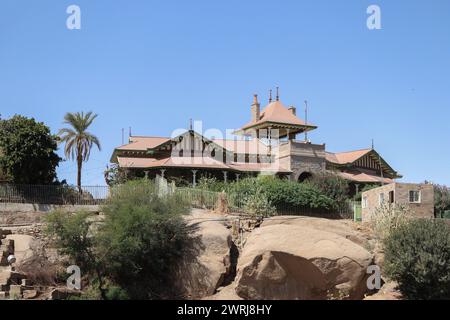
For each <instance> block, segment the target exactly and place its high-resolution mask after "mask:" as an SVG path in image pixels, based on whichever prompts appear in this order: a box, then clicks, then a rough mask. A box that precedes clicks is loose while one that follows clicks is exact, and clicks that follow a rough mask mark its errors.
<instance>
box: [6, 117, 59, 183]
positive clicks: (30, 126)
mask: <svg viewBox="0 0 450 320" xmlns="http://www.w3.org/2000/svg"><path fill="white" fill-rule="evenodd" d="M57 142H58V137H57V136H55V135H52V134H51V133H50V129H49V128H48V127H47V126H46V125H45V124H44V123H42V122H36V121H35V120H34V119H33V118H31V119H30V118H26V117H23V116H19V115H15V116H14V117H12V118H10V119H8V120H1V119H0V172H1V173H0V176H2V177H1V179H3V180H6V181H9V182H12V183H16V184H52V183H56V182H57V177H56V167H57V166H58V165H59V162H60V161H61V160H62V159H61V158H60V157H59V156H58V155H57V154H56V150H57V147H58V144H57Z"/></svg>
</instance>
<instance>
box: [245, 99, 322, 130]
mask: <svg viewBox="0 0 450 320" xmlns="http://www.w3.org/2000/svg"><path fill="white" fill-rule="evenodd" d="M266 122H273V123H279V124H286V125H292V126H302V127H311V128H316V126H314V125H313V124H310V123H308V124H306V123H305V121H303V120H301V119H299V118H298V117H297V116H296V115H294V114H293V113H292V111H290V110H289V109H288V108H286V107H285V106H284V105H283V104H282V103H281V101H274V102H271V103H269V104H268V105H267V107H266V108H265V109H264V111H263V112H261V115H260V117H259V120H258V121H256V122H253V121H252V122H249V123H247V124H246V125H244V126H243V127H242V130H246V129H250V128H252V127H255V126H258V125H260V124H263V123H266Z"/></svg>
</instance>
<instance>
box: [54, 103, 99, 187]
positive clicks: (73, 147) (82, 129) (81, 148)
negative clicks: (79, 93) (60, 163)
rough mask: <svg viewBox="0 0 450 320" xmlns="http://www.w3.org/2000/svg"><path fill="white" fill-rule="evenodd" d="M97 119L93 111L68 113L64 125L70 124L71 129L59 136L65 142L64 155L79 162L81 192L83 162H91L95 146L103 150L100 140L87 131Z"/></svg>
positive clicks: (62, 131) (61, 131)
mask: <svg viewBox="0 0 450 320" xmlns="http://www.w3.org/2000/svg"><path fill="white" fill-rule="evenodd" d="M95 118H97V114H92V111H90V112H88V113H86V114H85V113H84V112H81V113H80V112H76V113H71V112H68V113H67V114H66V115H65V116H64V123H65V124H68V125H69V126H70V127H69V128H63V129H61V130H59V133H58V135H59V136H60V138H61V142H65V143H66V146H65V148H64V153H65V155H66V158H67V159H70V158H71V159H72V160H76V161H77V166H78V176H77V185H78V190H79V191H80V192H81V169H82V167H83V162H85V161H88V160H89V156H90V154H91V149H92V146H93V145H96V146H97V148H98V150H101V147H100V141H99V140H98V138H97V137H96V136H95V135H93V134H91V133H90V132H88V131H87V129H88V128H89V126H90V125H91V124H92V122H93V121H94V120H95Z"/></svg>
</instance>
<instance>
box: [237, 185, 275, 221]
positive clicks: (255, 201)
mask: <svg viewBox="0 0 450 320" xmlns="http://www.w3.org/2000/svg"><path fill="white" fill-rule="evenodd" d="M244 201H245V208H244V209H245V212H246V213H247V214H249V215H251V216H253V217H270V216H273V215H274V214H275V213H276V208H275V207H274V206H273V205H272V204H271V203H270V201H269V199H267V197H266V195H265V194H264V193H263V192H262V190H259V192H257V193H255V194H252V195H249V196H247V198H245V200H244Z"/></svg>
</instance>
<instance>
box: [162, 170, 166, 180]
mask: <svg viewBox="0 0 450 320" xmlns="http://www.w3.org/2000/svg"><path fill="white" fill-rule="evenodd" d="M165 172H166V169H161V178H163V179H164V173H165Z"/></svg>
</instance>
